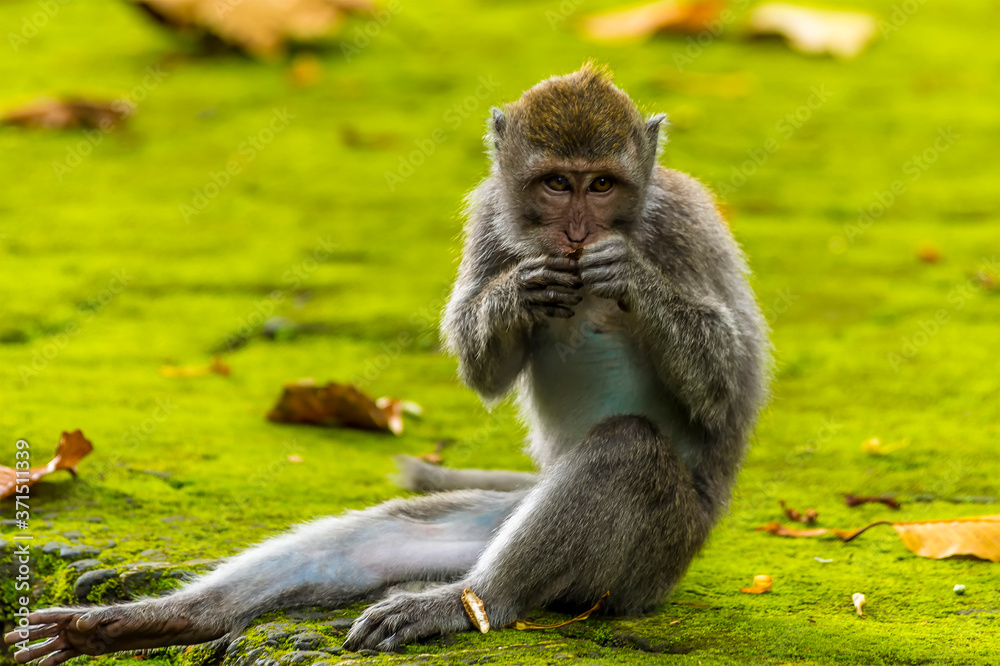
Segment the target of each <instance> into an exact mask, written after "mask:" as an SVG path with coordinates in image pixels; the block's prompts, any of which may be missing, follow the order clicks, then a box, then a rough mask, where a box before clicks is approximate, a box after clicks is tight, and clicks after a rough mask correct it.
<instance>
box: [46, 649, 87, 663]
mask: <svg viewBox="0 0 1000 666" xmlns="http://www.w3.org/2000/svg"><path fill="white" fill-rule="evenodd" d="M79 656H80V653H79V652H78V651H77V650H74V649H73V648H70V649H68V650H60V651H59V652H56V653H55V654H50V655H49V656H48V657H46V658H45V659H43V660H42V661H41V662H39V664H38V666H56V664H61V663H63V662H64V661H67V660H69V659H72V658H73V657H79Z"/></svg>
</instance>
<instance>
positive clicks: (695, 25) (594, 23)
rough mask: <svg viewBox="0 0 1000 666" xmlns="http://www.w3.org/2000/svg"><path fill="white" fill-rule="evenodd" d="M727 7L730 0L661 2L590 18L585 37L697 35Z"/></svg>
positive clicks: (628, 37) (586, 21)
mask: <svg viewBox="0 0 1000 666" xmlns="http://www.w3.org/2000/svg"><path fill="white" fill-rule="evenodd" d="M727 4H729V3H728V0H691V1H690V2H680V1H678V0H660V1H659V2H653V3H649V4H644V5H638V6H635V7H630V8H628V9H620V10H615V11H612V12H607V13H604V14H594V15H591V16H588V17H587V18H586V19H584V21H583V33H584V35H585V36H587V37H589V38H591V39H596V40H618V39H644V38H647V37H651V36H652V35H654V34H656V33H658V32H681V33H688V34H697V33H699V32H702V31H703V30H705V29H707V28H708V26H709V24H710V23H711V22H712V21H714V20H716V19H717V18H718V17H719V14H720V13H721V12H722V10H723V9H725V7H726V5H727Z"/></svg>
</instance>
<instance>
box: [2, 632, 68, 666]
mask: <svg viewBox="0 0 1000 666" xmlns="http://www.w3.org/2000/svg"><path fill="white" fill-rule="evenodd" d="M68 647H69V644H68V643H67V642H66V638H65V637H63V636H58V637H56V638H50V639H49V640H47V641H45V642H44V643H39V644H38V645H32V646H29V647H28V649H26V650H20V651H18V652H17V654H15V655H14V661H16V662H17V663H19V664H24V663H27V662H29V661H31V660H33V659H38V658H39V657H44V656H45V655H47V654H49V653H52V652H58V651H59V650H63V649H65V648H68Z"/></svg>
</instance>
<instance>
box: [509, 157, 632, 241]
mask: <svg viewBox="0 0 1000 666" xmlns="http://www.w3.org/2000/svg"><path fill="white" fill-rule="evenodd" d="M538 167H539V168H537V169H536V170H535V173H536V175H534V176H532V177H531V178H530V179H529V180H528V182H527V183H526V184H525V188H524V194H525V198H526V201H525V205H524V208H523V210H524V224H525V226H526V227H528V228H527V229H526V230H525V231H527V232H528V233H529V234H530V235H531V236H533V237H534V238H535V240H536V241H537V242H538V244H539V245H540V246H541V247H540V248H539V249H541V250H543V251H545V252H548V253H551V254H568V253H570V252H572V251H573V250H576V249H578V248H581V247H585V246H587V245H591V244H593V243H595V242H597V241H599V240H601V239H602V238H604V237H606V236H607V235H608V234H609V233H611V232H612V231H615V230H619V231H620V230H623V229H622V227H625V226H628V225H629V222H630V221H631V220H632V219H634V217H635V210H634V208H635V206H634V201H635V192H634V190H635V185H634V183H632V182H631V180H630V178H629V177H628V175H627V174H626V172H624V170H623V169H621V168H620V166H619V165H617V164H615V163H604V164H599V163H584V162H578V161H562V162H554V163H549V164H541V165H538Z"/></svg>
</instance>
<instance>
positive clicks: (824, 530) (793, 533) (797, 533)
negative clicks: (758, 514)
mask: <svg viewBox="0 0 1000 666" xmlns="http://www.w3.org/2000/svg"><path fill="white" fill-rule="evenodd" d="M878 524H880V523H873V525H878ZM868 527H871V525H869V526H868ZM868 527H864V528H862V529H861V530H855V531H854V532H851V531H849V530H837V529H832V528H829V527H814V528H812V529H809V530H800V529H796V528H794V527H785V526H784V525H782V524H780V523H768V524H767V525H761V526H760V527H758V528H756V531H757V532H767V533H768V534H773V535H775V536H785V537H817V536H823V535H825V534H832V535H834V536H837V537H840V538H841V539H843V540H844V541H849V540H851V539H853V538H854V537H856V536H857V535H858V534H860V533H861V532H863V531H864V530H866V529H868Z"/></svg>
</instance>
